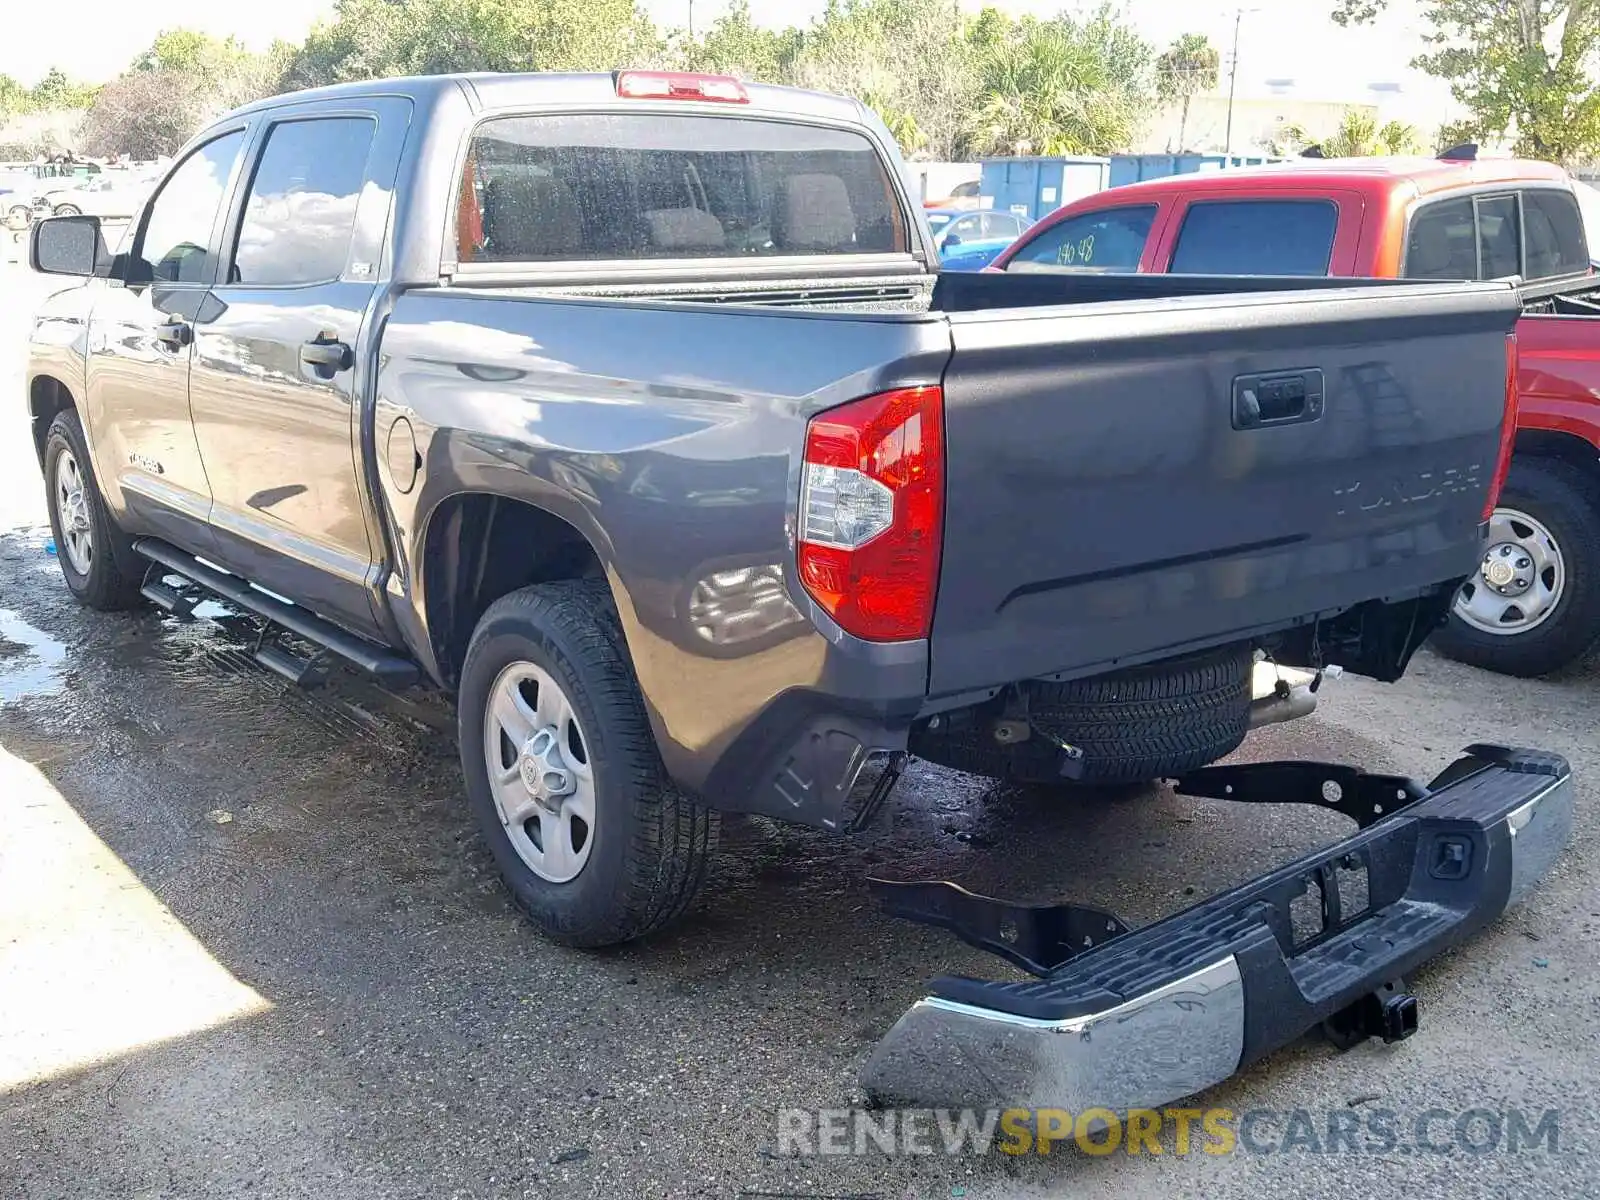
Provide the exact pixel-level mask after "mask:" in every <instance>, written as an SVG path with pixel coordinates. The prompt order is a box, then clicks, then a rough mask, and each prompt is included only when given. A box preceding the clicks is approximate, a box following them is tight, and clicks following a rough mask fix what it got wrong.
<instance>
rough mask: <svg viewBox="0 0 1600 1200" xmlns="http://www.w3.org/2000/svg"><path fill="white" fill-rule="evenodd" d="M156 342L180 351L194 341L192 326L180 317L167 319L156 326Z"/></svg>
mask: <svg viewBox="0 0 1600 1200" xmlns="http://www.w3.org/2000/svg"><path fill="white" fill-rule="evenodd" d="M156 341H158V342H160V343H161V344H162V345H163V346H171V347H172V348H173V349H175V350H181V349H182V348H183V347H185V346H187V345H188V344H189V343H190V342H192V341H194V326H193V325H191V324H189V322H187V321H185V320H184V319H183V318H182V317H168V318H167V319H166V320H165V321H163V322H162V323H161V324H159V325H157V326H156Z"/></svg>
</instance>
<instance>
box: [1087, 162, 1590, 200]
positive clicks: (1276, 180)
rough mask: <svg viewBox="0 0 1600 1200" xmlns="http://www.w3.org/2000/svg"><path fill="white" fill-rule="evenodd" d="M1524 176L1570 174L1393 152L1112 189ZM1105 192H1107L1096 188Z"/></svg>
mask: <svg viewBox="0 0 1600 1200" xmlns="http://www.w3.org/2000/svg"><path fill="white" fill-rule="evenodd" d="M1528 180H1539V181H1549V182H1551V183H1567V182H1570V177H1569V176H1568V175H1567V173H1566V172H1565V171H1564V170H1562V169H1561V168H1560V167H1558V166H1554V165H1552V164H1550V163H1546V162H1537V161H1534V160H1532V159H1523V158H1485V159H1477V160H1471V161H1459V160H1448V159H1439V158H1422V157H1408V156H1394V157H1382V158H1302V159H1296V160H1294V161H1293V162H1287V163H1265V164H1263V165H1260V166H1252V167H1231V168H1229V169H1228V170H1225V171H1208V172H1205V173H1203V174H1195V173H1190V174H1186V175H1167V176H1163V177H1162V178H1160V179H1147V180H1144V181H1143V182H1141V183H1129V184H1124V185H1123V186H1121V187H1119V188H1116V189H1114V191H1115V193H1116V195H1117V197H1118V199H1127V198H1129V197H1133V196H1138V195H1158V194H1159V195H1166V194H1169V193H1172V192H1183V191H1187V190H1189V189H1190V188H1194V187H1204V188H1205V189H1206V190H1207V191H1218V192H1231V191H1237V192H1247V193H1251V194H1254V195H1259V194H1261V193H1262V192H1270V191H1276V190H1279V189H1290V188H1303V187H1305V186H1306V185H1307V183H1314V185H1315V186H1316V187H1319V188H1330V187H1337V188H1342V189H1345V190H1349V191H1358V192H1362V193H1365V194H1367V195H1388V194H1391V193H1393V192H1394V191H1396V190H1398V189H1401V188H1408V187H1409V188H1412V189H1415V192H1416V194H1417V195H1423V196H1425V195H1429V194H1431V193H1434V192H1443V191H1449V190H1451V189H1452V188H1458V187H1461V186H1463V185H1472V184H1483V183H1513V182H1518V183H1520V182H1526V181H1528ZM1099 194H1100V195H1102V196H1104V195H1106V193H1105V192H1102V193H1099Z"/></svg>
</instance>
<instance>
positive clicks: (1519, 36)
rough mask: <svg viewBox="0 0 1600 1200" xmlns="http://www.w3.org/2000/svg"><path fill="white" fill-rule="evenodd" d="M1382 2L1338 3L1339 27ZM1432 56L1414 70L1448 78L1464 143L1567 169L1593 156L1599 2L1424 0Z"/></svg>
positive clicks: (1598, 145)
mask: <svg viewBox="0 0 1600 1200" xmlns="http://www.w3.org/2000/svg"><path fill="white" fill-rule="evenodd" d="M1387 5H1388V0H1338V7H1337V8H1336V9H1335V10H1334V12H1333V19H1334V20H1335V21H1337V22H1338V23H1339V24H1341V25H1351V24H1361V23H1364V22H1368V21H1372V20H1373V19H1375V18H1376V17H1377V16H1378V14H1379V13H1381V12H1382V11H1383V10H1384V9H1385V8H1386V7H1387ZM1423 17H1424V19H1425V20H1426V21H1427V22H1428V24H1429V25H1430V26H1431V27H1432V32H1431V33H1430V34H1429V35H1428V38H1427V41H1428V43H1429V45H1430V46H1431V47H1432V49H1431V50H1430V51H1429V52H1428V53H1426V54H1423V55H1421V56H1419V57H1418V58H1417V59H1416V61H1415V63H1414V65H1415V66H1417V67H1419V68H1420V69H1422V70H1424V71H1426V72H1427V73H1428V74H1430V75H1433V76H1436V77H1437V78H1440V79H1445V80H1448V81H1449V83H1450V90H1451V94H1452V95H1454V96H1455V98H1456V100H1457V102H1458V103H1460V104H1461V105H1462V106H1463V107H1464V108H1465V109H1466V110H1467V113H1468V114H1469V119H1468V120H1467V121H1466V122H1464V123H1463V124H1462V125H1459V126H1457V127H1456V132H1458V133H1462V134H1468V135H1470V140H1483V139H1488V138H1498V137H1506V136H1509V137H1511V138H1513V139H1514V141H1515V143H1516V148H1517V152H1518V153H1520V154H1524V155H1528V156H1530V157H1534V158H1544V159H1550V160H1552V161H1555V162H1565V161H1570V160H1572V159H1576V158H1580V157H1582V156H1584V155H1586V154H1588V153H1591V152H1593V151H1594V150H1596V149H1600V89H1597V88H1596V87H1595V83H1594V76H1595V68H1596V65H1597V64H1596V59H1597V57H1600V0H1427V3H1426V4H1425V5H1424V7H1423Z"/></svg>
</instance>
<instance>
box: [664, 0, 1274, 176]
mask: <svg viewBox="0 0 1600 1200" xmlns="http://www.w3.org/2000/svg"><path fill="white" fill-rule="evenodd" d="M691 2H692V0H691ZM1242 24H1244V9H1242V8H1241V9H1240V10H1239V11H1238V12H1236V13H1234V14H1233V65H1232V66H1231V67H1230V68H1229V69H1228V131H1227V133H1226V134H1224V135H1223V139H1222V153H1223V154H1224V155H1225V156H1226V157H1227V158H1228V159H1229V160H1230V161H1232V159H1233V96H1234V93H1235V92H1236V91H1237V90H1238V87H1239V26H1240V25H1242Z"/></svg>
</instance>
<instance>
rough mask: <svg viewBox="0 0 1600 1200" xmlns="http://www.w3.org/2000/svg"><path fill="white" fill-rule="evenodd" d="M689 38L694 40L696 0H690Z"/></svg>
mask: <svg viewBox="0 0 1600 1200" xmlns="http://www.w3.org/2000/svg"><path fill="white" fill-rule="evenodd" d="M689 40H690V41H691V42H692V41H694V0H689Z"/></svg>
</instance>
